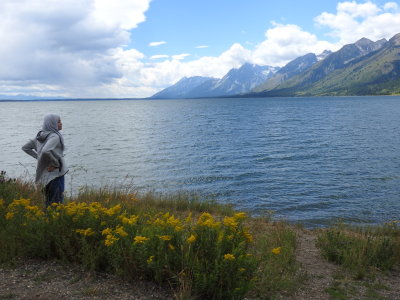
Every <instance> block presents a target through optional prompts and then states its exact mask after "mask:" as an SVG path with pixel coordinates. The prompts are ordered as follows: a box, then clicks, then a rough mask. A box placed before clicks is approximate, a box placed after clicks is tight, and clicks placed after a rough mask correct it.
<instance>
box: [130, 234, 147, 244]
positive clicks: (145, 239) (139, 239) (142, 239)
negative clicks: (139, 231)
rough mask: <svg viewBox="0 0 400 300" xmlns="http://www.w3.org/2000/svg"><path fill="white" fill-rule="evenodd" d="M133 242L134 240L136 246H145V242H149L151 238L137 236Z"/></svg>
mask: <svg viewBox="0 0 400 300" xmlns="http://www.w3.org/2000/svg"><path fill="white" fill-rule="evenodd" d="M133 240H134V242H135V244H143V243H144V242H145V241H148V240H149V238H148V237H145V236H140V235H137V236H135V238H134V239H133Z"/></svg>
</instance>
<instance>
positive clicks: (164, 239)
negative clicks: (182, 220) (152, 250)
mask: <svg viewBox="0 0 400 300" xmlns="http://www.w3.org/2000/svg"><path fill="white" fill-rule="evenodd" d="M158 237H159V238H160V240H163V241H170V240H171V239H172V237H171V236H170V235H159V236H158Z"/></svg>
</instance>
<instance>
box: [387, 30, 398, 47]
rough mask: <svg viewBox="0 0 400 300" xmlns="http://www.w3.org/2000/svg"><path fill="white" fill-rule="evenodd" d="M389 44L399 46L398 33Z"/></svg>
mask: <svg viewBox="0 0 400 300" xmlns="http://www.w3.org/2000/svg"><path fill="white" fill-rule="evenodd" d="M389 43H390V44H392V45H393V46H400V33H398V34H396V35H395V36H394V37H392V38H391V39H390V40H389Z"/></svg>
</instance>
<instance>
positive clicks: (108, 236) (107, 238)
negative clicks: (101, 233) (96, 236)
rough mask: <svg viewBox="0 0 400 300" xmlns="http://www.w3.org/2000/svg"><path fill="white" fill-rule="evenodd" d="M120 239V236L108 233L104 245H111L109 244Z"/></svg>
mask: <svg viewBox="0 0 400 300" xmlns="http://www.w3.org/2000/svg"><path fill="white" fill-rule="evenodd" d="M118 240H119V238H117V237H116V236H114V235H112V234H108V235H107V236H106V239H105V240H104V245H106V246H107V247H109V246H111V245H113V244H114V243H115V242H116V241H118Z"/></svg>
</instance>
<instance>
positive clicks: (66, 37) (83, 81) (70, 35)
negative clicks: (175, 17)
mask: <svg viewBox="0 0 400 300" xmlns="http://www.w3.org/2000/svg"><path fill="white" fill-rule="evenodd" d="M148 3H149V0H119V1H100V0H69V1H53V0H19V1H14V0H2V1H1V2H0V40H1V41H2V43H1V44H0V58H1V65H2V67H1V68H0V82H1V83H2V84H3V86H4V85H7V82H8V83H9V85H10V86H13V87H16V86H20V89H21V90H24V89H30V87H32V86H41V87H48V86H49V85H50V86H52V87H54V88H58V89H59V90H60V93H62V92H65V91H66V90H68V91H71V93H74V92H75V91H79V92H81V93H85V88H86V87H88V86H102V85H107V84H110V83H112V82H113V81H114V80H115V79H117V78H120V77H121V76H122V75H123V73H122V70H121V69H120V68H119V67H118V64H117V58H116V56H115V53H116V52H117V50H118V49H119V48H120V47H122V46H124V45H125V44H128V43H129V41H130V33H129V31H127V29H130V28H134V27H135V26H137V24H138V23H140V22H142V21H143V20H144V19H145V17H144V12H145V11H146V9H147V7H148ZM122 19H123V20H122ZM2 91H3V90H2ZM75 96H78V95H75Z"/></svg>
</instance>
